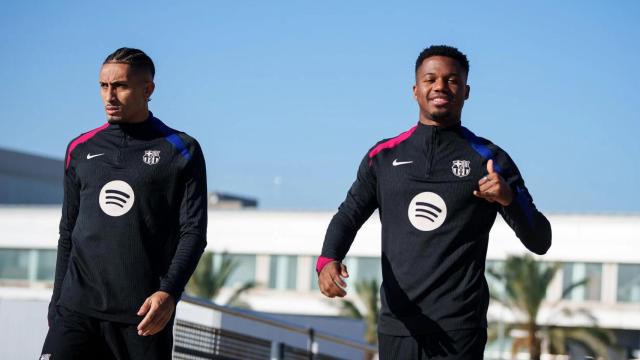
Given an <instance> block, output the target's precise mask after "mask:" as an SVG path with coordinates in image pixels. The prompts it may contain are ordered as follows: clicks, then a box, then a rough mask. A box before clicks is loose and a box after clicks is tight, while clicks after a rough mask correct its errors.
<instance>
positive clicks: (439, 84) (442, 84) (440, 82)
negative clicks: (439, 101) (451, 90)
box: [433, 78, 447, 91]
mask: <svg viewBox="0 0 640 360" xmlns="http://www.w3.org/2000/svg"><path fill="white" fill-rule="evenodd" d="M446 85H447V82H446V81H445V80H444V79H443V78H437V79H436V81H435V83H433V89H434V90H436V91H444V89H445V88H446Z"/></svg>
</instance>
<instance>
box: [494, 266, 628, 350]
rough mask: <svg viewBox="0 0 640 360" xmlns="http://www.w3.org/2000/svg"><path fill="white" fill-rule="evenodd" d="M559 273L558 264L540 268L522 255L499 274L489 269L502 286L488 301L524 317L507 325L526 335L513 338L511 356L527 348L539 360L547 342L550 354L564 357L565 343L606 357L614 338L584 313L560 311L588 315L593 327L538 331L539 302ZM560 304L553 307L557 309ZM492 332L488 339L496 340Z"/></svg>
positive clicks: (567, 310) (579, 282) (569, 290)
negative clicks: (544, 342) (543, 339)
mask: <svg viewBox="0 0 640 360" xmlns="http://www.w3.org/2000/svg"><path fill="white" fill-rule="evenodd" d="M559 270H560V264H557V263H553V264H550V265H549V264H543V263H541V262H537V261H536V260H535V259H534V258H533V257H531V256H529V255H525V256H523V257H517V256H510V257H508V258H507V260H506V261H505V263H504V268H503V269H502V270H497V269H495V268H493V269H492V268H489V269H488V271H487V272H488V273H489V274H490V275H491V276H492V277H494V278H496V279H498V280H499V281H501V282H502V284H501V285H503V286H504V289H503V290H502V293H501V295H502V296H499V295H498V293H500V291H495V290H492V291H491V298H492V299H493V300H495V301H497V302H498V303H500V304H502V305H504V306H506V307H507V308H509V309H511V310H512V311H513V312H514V313H517V314H520V315H523V318H524V322H522V323H517V324H510V325H508V326H507V331H512V330H519V331H520V332H523V333H525V334H526V336H524V337H519V338H516V339H515V341H514V343H513V347H512V354H513V355H515V353H517V352H518V350H519V349H520V348H528V349H529V354H530V358H531V359H532V360H539V359H540V354H541V339H542V338H546V339H548V340H549V348H550V349H549V350H550V352H552V353H560V354H566V353H567V348H566V344H567V340H572V341H575V342H577V343H580V344H582V345H583V346H584V347H585V349H586V350H587V351H589V352H591V353H592V355H598V356H604V357H606V356H607V348H608V346H610V345H612V344H613V342H614V341H615V339H614V337H613V334H612V333H611V332H609V331H605V330H603V329H599V328H597V327H596V321H595V318H594V317H593V316H592V315H591V314H590V313H589V312H588V311H587V310H585V309H578V311H572V310H570V309H568V308H562V309H560V310H561V311H562V312H563V313H564V314H565V315H573V314H574V313H576V312H580V313H582V314H583V315H587V316H588V317H589V318H590V319H591V321H592V323H593V325H594V327H591V328H582V327H577V328H575V327H574V328H567V327H559V326H547V327H541V326H540V325H539V324H538V322H537V321H538V313H539V311H540V307H541V306H542V302H543V300H544V299H545V297H546V295H547V290H548V288H549V285H550V284H551V281H552V280H553V278H554V277H555V275H556V274H557V273H558V271H559ZM587 283H588V279H584V280H582V281H578V282H575V283H573V284H571V285H570V286H568V287H567V288H566V289H564V291H563V294H562V297H561V298H564V297H565V295H567V294H569V293H570V292H571V291H573V290H575V289H576V288H578V287H581V286H585V285H586V284H587ZM558 305H559V301H558V302H556V303H555V304H552V305H551V307H552V308H556V307H558ZM495 333H496V332H495V329H491V330H490V332H489V336H490V338H495V335H496V334H495Z"/></svg>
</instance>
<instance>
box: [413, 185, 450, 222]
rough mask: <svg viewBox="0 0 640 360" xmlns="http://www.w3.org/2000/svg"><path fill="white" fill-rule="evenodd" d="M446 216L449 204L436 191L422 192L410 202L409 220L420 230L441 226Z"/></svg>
mask: <svg viewBox="0 0 640 360" xmlns="http://www.w3.org/2000/svg"><path fill="white" fill-rule="evenodd" d="M446 217H447V204H445V203H444V200H442V198H441V197H440V195H438V194H436V193H432V192H422V193H420V194H418V195H416V196H415V197H414V198H413V199H412V200H411V203H410V204H409V221H411V224H412V225H413V226H415V228H416V229H418V230H420V231H431V230H435V229H437V228H439V227H440V225H442V223H444V220H445V219H446Z"/></svg>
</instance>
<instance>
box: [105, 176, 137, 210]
mask: <svg viewBox="0 0 640 360" xmlns="http://www.w3.org/2000/svg"><path fill="white" fill-rule="evenodd" d="M135 198H136V197H135V195H134V194H133V189H132V188H131V186H129V184H127V183H126V182H124V181H122V180H114V181H110V182H108V183H106V184H105V185H104V186H103V187H102V190H100V197H99V202H100V209H102V211H104V213H105V214H107V215H109V216H122V215H124V214H126V213H127V212H128V211H129V210H131V207H132V206H133V202H134V201H135Z"/></svg>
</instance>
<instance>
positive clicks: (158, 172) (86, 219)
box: [49, 113, 207, 324]
mask: <svg viewBox="0 0 640 360" xmlns="http://www.w3.org/2000/svg"><path fill="white" fill-rule="evenodd" d="M206 183H207V182H206V171H205V161H204V157H203V155H202V151H201V149H200V146H199V144H198V143H197V141H196V140H195V139H193V138H192V137H190V136H188V135H187V134H185V133H182V132H179V131H176V130H173V129H171V128H169V127H167V126H166V125H165V124H164V123H162V122H161V121H160V120H158V119H157V118H155V117H153V114H151V113H149V118H148V119H147V120H146V121H144V122H142V123H139V124H110V123H106V124H104V125H102V126H101V127H99V128H97V129H94V130H92V131H89V132H87V133H85V134H82V135H80V136H79V137H77V138H76V139H74V140H73V141H71V142H70V144H69V146H68V148H67V154H66V157H65V171H64V202H63V207H62V218H61V220H60V239H59V241H58V255H57V262H56V273H55V284H54V290H53V296H52V299H51V304H50V306H49V321H52V320H53V317H54V316H55V309H54V306H55V305H58V304H61V305H64V306H66V307H68V308H70V309H72V310H75V311H78V312H80V313H84V314H87V315H90V316H93V317H96V318H100V319H105V320H110V321H117V322H124V323H132V324H136V323H138V322H140V320H141V317H139V316H137V315H136V312H137V311H138V309H139V308H140V306H141V305H142V303H143V302H144V300H145V299H146V298H147V297H148V296H149V295H151V294H153V293H154V292H156V291H158V290H162V291H166V292H168V293H169V294H171V295H172V296H173V298H174V299H175V300H176V301H178V299H179V298H180V296H181V294H182V292H183V290H184V287H185V284H186V283H187V281H188V279H189V277H190V276H191V274H192V272H193V270H194V269H195V267H196V265H197V263H198V259H199V258H200V255H201V254H202V252H203V251H204V248H205V245H206V229H207V186H206Z"/></svg>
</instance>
